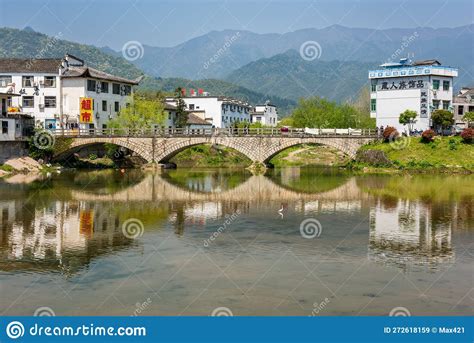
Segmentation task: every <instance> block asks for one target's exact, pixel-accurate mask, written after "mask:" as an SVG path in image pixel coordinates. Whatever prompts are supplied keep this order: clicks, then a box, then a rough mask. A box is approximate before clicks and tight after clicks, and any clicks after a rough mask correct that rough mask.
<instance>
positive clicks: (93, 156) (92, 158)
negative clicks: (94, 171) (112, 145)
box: [89, 154, 97, 161]
mask: <svg viewBox="0 0 474 343" xmlns="http://www.w3.org/2000/svg"><path fill="white" fill-rule="evenodd" d="M96 159H97V155H96V154H90V155H89V160H91V161H94V160H96Z"/></svg>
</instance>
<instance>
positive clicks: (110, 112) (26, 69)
mask: <svg viewBox="0 0 474 343" xmlns="http://www.w3.org/2000/svg"><path fill="white" fill-rule="evenodd" d="M137 84H138V81H137V80H129V79H126V78H122V77H118V76H114V75H111V74H107V73H104V72H102V71H99V70H96V69H94V68H91V67H88V66H86V65H85V64H84V61H83V60H81V59H79V58H77V57H74V56H72V55H69V54H66V55H65V57H64V58H62V59H17V58H0V92H4V93H19V94H20V95H21V96H20V97H13V98H12V99H11V101H10V103H9V104H8V106H9V107H17V108H19V110H20V111H21V112H22V113H26V114H29V115H32V116H33V117H34V118H35V123H36V126H41V127H44V128H46V129H59V128H78V127H80V128H82V129H89V128H105V127H106V125H107V122H108V121H109V120H110V119H112V118H114V117H115V116H116V115H117V113H118V112H119V110H120V108H122V107H123V106H126V105H127V101H128V97H129V96H130V95H131V93H132V86H134V85H137ZM80 98H91V99H92V113H93V115H92V117H91V120H90V122H88V123H81V122H80V120H79V114H80V112H79V111H80Z"/></svg>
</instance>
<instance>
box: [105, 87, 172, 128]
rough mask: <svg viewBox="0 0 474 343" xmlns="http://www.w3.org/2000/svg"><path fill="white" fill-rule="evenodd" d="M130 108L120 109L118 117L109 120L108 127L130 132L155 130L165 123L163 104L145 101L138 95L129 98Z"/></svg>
mask: <svg viewBox="0 0 474 343" xmlns="http://www.w3.org/2000/svg"><path fill="white" fill-rule="evenodd" d="M129 102H130V104H131V105H130V106H127V107H125V108H122V109H121V110H120V112H119V115H118V116H117V117H116V118H114V119H112V120H109V122H108V127H110V128H115V129H124V130H125V129H127V130H129V131H130V132H132V133H134V132H138V131H141V130H147V129H148V130H149V129H155V128H157V126H162V125H163V124H164V121H165V114H164V110H163V103H162V102H161V101H158V100H147V99H145V98H144V97H141V96H139V95H134V96H133V97H131V98H130V101H129Z"/></svg>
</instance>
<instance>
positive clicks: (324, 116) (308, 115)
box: [291, 97, 375, 128]
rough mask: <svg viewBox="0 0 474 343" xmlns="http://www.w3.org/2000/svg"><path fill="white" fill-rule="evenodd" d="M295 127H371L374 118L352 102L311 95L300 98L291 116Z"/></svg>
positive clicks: (373, 124)
mask: <svg viewBox="0 0 474 343" xmlns="http://www.w3.org/2000/svg"><path fill="white" fill-rule="evenodd" d="M291 118H292V121H293V125H294V126H295V127H311V128H348V127H350V128H369V127H374V126H375V123H374V120H372V119H371V118H370V115H369V113H364V112H363V111H360V110H358V109H356V108H355V107H354V106H352V105H350V104H337V103H336V102H333V101H329V100H326V99H321V98H319V97H310V98H304V99H300V101H299V103H298V107H297V108H296V109H295V110H294V111H293V114H292V116H291Z"/></svg>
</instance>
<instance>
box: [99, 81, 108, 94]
mask: <svg viewBox="0 0 474 343" xmlns="http://www.w3.org/2000/svg"><path fill="white" fill-rule="evenodd" d="M100 91H101V92H102V93H108V92H109V83H108V82H105V81H102V82H101V83H100Z"/></svg>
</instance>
